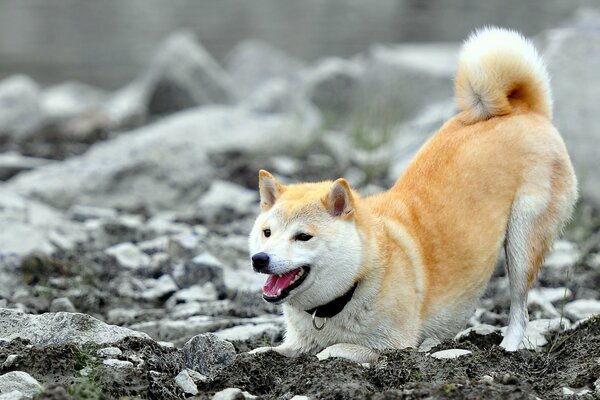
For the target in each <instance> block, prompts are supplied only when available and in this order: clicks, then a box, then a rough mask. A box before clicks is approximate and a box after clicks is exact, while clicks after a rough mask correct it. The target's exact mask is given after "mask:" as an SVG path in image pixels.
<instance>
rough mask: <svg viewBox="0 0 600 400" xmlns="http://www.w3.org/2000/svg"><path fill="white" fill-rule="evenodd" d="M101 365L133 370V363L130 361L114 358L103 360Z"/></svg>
mask: <svg viewBox="0 0 600 400" xmlns="http://www.w3.org/2000/svg"><path fill="white" fill-rule="evenodd" d="M102 364H104V365H106V366H107V367H112V368H133V363H132V362H131V361H123V360H117V359H115V358H109V359H108V360H104V361H102Z"/></svg>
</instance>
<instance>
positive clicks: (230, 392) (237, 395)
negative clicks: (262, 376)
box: [212, 388, 246, 400]
mask: <svg viewBox="0 0 600 400" xmlns="http://www.w3.org/2000/svg"><path fill="white" fill-rule="evenodd" d="M245 399H246V396H244V393H243V392H242V389H238V388H227V389H223V390H221V391H220V392H217V393H215V395H214V396H213V397H212V400H245Z"/></svg>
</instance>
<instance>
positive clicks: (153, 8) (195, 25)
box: [0, 0, 600, 346]
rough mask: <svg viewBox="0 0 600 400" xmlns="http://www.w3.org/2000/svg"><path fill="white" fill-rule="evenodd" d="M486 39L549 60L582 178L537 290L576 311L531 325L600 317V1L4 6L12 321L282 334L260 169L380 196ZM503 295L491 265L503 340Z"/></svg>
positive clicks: (490, 306) (124, 0) (1, 216)
mask: <svg viewBox="0 0 600 400" xmlns="http://www.w3.org/2000/svg"><path fill="white" fill-rule="evenodd" d="M489 24H493V25H500V26H505V27H510V28H514V29H516V30H519V31H521V32H523V33H524V34H525V35H526V36H528V37H531V38H532V39H533V41H534V42H535V44H536V46H537V47H538V49H539V50H540V53H541V54H542V55H543V57H544V59H545V60H546V62H547V64H548V69H549V71H550V74H551V76H552V89H553V93H554V100H555V103H554V122H555V124H556V126H557V127H558V128H559V130H560V132H561V134H562V135H563V137H564V138H565V141H566V143H567V146H568V148H569V152H570V154H571V156H572V158H573V161H574V164H575V166H576V168H577V174H578V177H579V180H580V183H581V201H580V204H579V206H578V209H577V212H576V216H575V218H574V222H573V224H572V225H571V226H570V227H569V229H568V230H567V232H566V239H565V240H563V241H561V242H559V244H558V245H557V247H556V248H555V250H554V252H553V253H552V255H551V256H550V257H549V258H548V260H547V263H546V264H547V266H550V267H551V268H547V269H543V270H542V276H541V278H540V280H539V281H537V283H536V285H540V289H544V288H545V287H549V288H562V289H563V290H562V291H561V293H565V295H564V296H562V295H561V296H558V297H556V296H555V298H554V300H552V301H550V300H547V299H546V298H545V297H543V296H542V297H537V299H538V300H537V301H538V303H536V304H532V305H531V309H530V315H532V318H555V317H557V315H558V314H557V312H556V308H555V307H559V306H561V307H562V306H563V305H565V304H566V303H568V302H577V301H579V300H580V299H585V300H595V301H596V302H597V303H594V305H593V307H598V306H599V304H600V302H598V300H599V299H600V292H599V291H598V288H599V287H600V236H599V233H598V232H599V231H600V228H599V227H600V218H599V213H598V205H599V204H600V180H599V179H598V171H600V157H598V151H599V149H600V112H599V111H600V110H599V108H598V99H600V3H599V2H598V1H597V0H596V1H593V0H570V1H564V0H529V1H516V0H515V1H506V0H494V1H475V0H472V1H469V0H457V1H442V0H398V1H393V0H381V1H377V2H368V1H360V0H329V1H323V0H302V1H299V0H255V1H244V0H203V1H193V0H171V1H159V0H103V1H80V0H52V1H50V0H0V227H1V229H0V308H1V307H8V308H13V309H18V310H22V311H26V312H29V313H44V312H48V311H79V312H83V313H87V314H90V315H93V316H95V317H98V318H100V319H102V320H103V321H107V322H109V323H112V324H118V325H122V326H126V327H129V328H132V329H136V330H140V331H143V332H146V333H148V334H150V335H151V336H152V337H153V338H155V339H158V340H163V341H169V342H172V343H175V344H177V345H180V344H182V343H184V342H185V340H187V339H188V338H190V337H191V336H193V335H195V334H198V333H202V332H218V334H219V335H221V337H223V338H227V339H230V340H246V339H256V338H262V337H264V335H267V336H268V337H270V339H269V340H271V341H273V340H277V339H278V338H281V332H282V331H281V327H282V324H281V317H280V315H279V310H278V309H277V308H276V307H273V306H270V305H268V304H266V303H264V302H263V301H262V299H261V295H260V290H261V289H260V288H261V285H262V284H263V283H264V282H263V281H264V277H262V276H259V275H257V274H254V273H253V272H252V270H251V268H250V265H249V261H248V254H247V235H248V232H249V231H250V228H251V226H252V223H253V221H254V218H255V217H256V213H257V211H258V207H257V205H258V196H257V191H256V186H257V180H258V178H257V174H258V170H259V169H260V168H265V169H268V170H270V171H272V172H273V173H274V174H275V175H276V176H277V177H278V178H279V179H281V180H282V181H284V182H296V181H303V180H321V179H334V178H338V177H340V176H343V177H345V178H347V179H348V180H349V181H350V182H351V184H352V185H353V186H355V187H356V188H358V189H359V190H360V191H362V192H363V193H365V194H369V193H376V192H378V191H381V190H383V189H385V188H386V187H389V185H391V184H392V183H393V182H394V181H395V180H396V179H397V178H398V176H399V175H400V174H401V173H402V171H403V170H404V168H405V166H406V165H407V163H408V162H410V160H411V159H412V157H413V155H414V154H415V152H416V151H417V149H418V148H419V147H420V146H421V145H422V144H423V143H424V141H425V140H427V138H429V137H430V136H431V134H432V133H433V132H435V131H436V130H437V129H438V128H439V127H440V126H441V124H442V123H443V122H444V121H445V120H447V119H448V118H449V117H451V116H452V115H453V114H454V113H456V111H457V109H456V106H455V104H454V100H453V76H454V72H455V69H456V61H457V60H456V58H457V53H458V50H459V47H460V43H461V41H462V40H464V39H465V38H466V37H467V36H468V35H469V33H470V32H472V31H473V30H474V29H476V28H478V27H482V26H485V25H489ZM506 288H507V280H506V277H505V276H504V275H503V272H502V269H501V268H500V269H499V272H498V274H497V276H496V279H495V280H493V282H492V284H491V288H490V290H489V296H490V297H489V298H488V300H487V302H484V303H483V305H482V306H481V307H482V308H481V309H480V311H479V314H477V315H478V316H477V318H479V319H478V320H477V321H475V322H472V324H475V323H476V322H485V323H488V324H492V325H497V326H503V325H505V324H506V312H507V311H508V297H507V295H508V291H507V290H506ZM565 288H566V289H568V293H569V295H568V296H567V295H566V293H567V291H566V290H564V289H565ZM540 299H541V300H540ZM567 305H568V304H567ZM590 307H592V306H590ZM565 309H567V308H565ZM570 310H571V311H569V312H570V314H569V313H567V315H568V316H569V318H571V320H572V321H573V322H574V321H577V320H579V319H581V318H583V317H582V315H584V314H585V312H588V311H589V310H590V308H588V309H587V310H588V311H585V312H583V311H577V307H576V306H571V309H570ZM598 312H600V309H599V310H598ZM582 313H584V314H582ZM559 326H560V324H559ZM240 327H242V328H240ZM236 329H237V330H236ZM269 335H270V336H269ZM0 337H1V335H0ZM236 338H237V339H236ZM246 346H247V345H246Z"/></svg>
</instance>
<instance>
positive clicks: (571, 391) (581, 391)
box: [562, 386, 592, 396]
mask: <svg viewBox="0 0 600 400" xmlns="http://www.w3.org/2000/svg"><path fill="white" fill-rule="evenodd" d="M562 393H563V396H584V395H586V394H590V393H592V391H591V390H590V389H589V388H587V387H582V388H570V387H568V386H565V387H563V388H562Z"/></svg>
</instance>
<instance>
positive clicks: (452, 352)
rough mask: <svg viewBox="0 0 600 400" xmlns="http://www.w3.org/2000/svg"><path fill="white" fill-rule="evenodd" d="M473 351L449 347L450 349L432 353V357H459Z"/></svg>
mask: <svg viewBox="0 0 600 400" xmlns="http://www.w3.org/2000/svg"><path fill="white" fill-rule="evenodd" d="M471 353H472V351H470V350H463V349H448V350H441V351H436V352H435V353H432V354H431V357H433V358H437V359H439V360H442V359H451V358H458V357H461V356H464V355H467V354H471Z"/></svg>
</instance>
